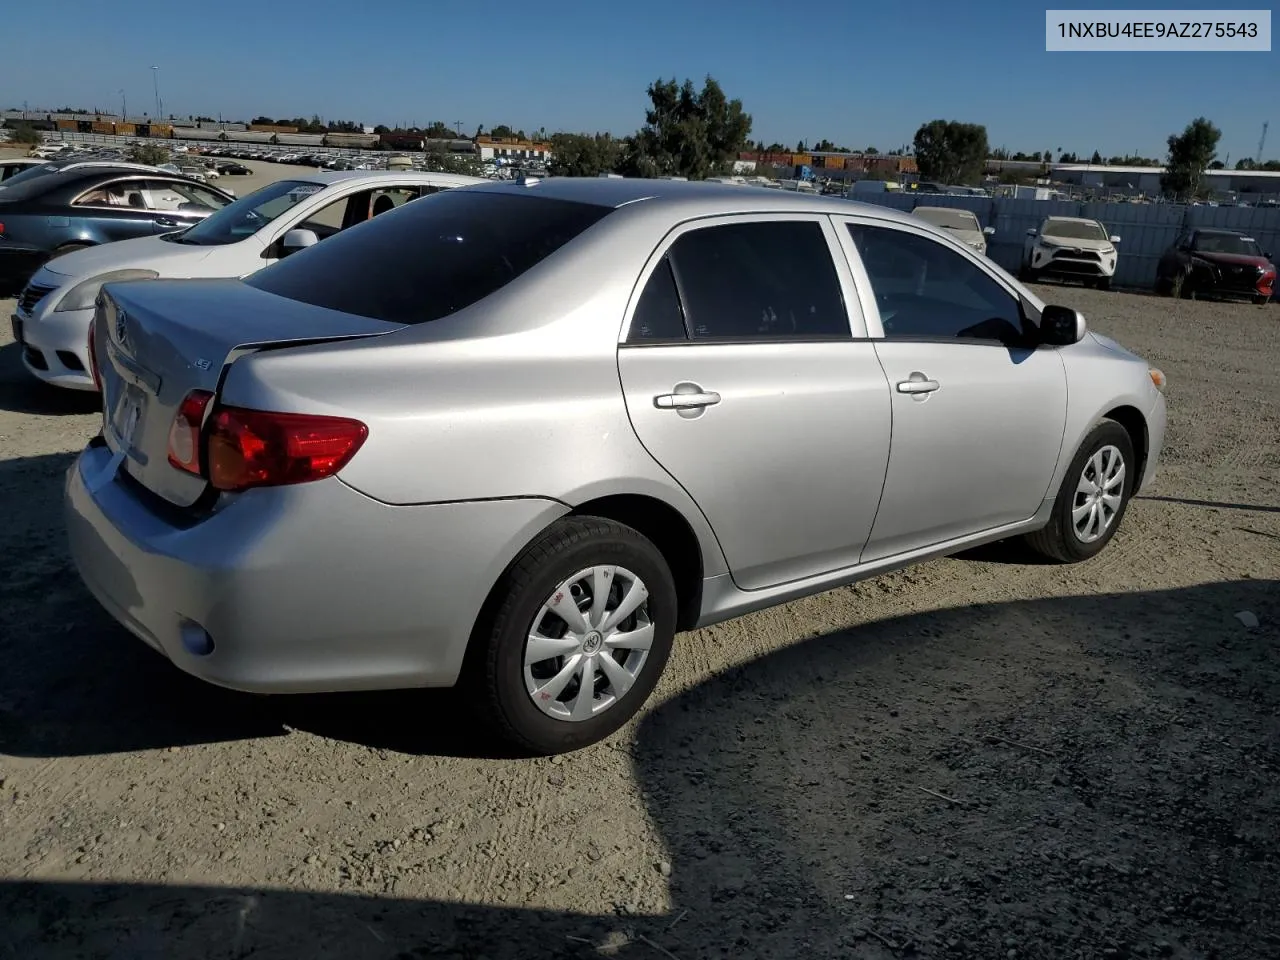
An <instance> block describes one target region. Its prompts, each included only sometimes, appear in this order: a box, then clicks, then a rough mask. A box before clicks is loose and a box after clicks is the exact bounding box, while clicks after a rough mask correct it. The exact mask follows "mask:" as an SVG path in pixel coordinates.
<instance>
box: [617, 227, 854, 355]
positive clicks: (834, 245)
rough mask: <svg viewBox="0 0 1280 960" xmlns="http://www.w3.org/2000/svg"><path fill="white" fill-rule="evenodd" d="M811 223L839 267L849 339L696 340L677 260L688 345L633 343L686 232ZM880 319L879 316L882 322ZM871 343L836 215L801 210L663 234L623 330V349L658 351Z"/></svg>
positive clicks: (629, 305) (680, 342) (644, 271)
mask: <svg viewBox="0 0 1280 960" xmlns="http://www.w3.org/2000/svg"><path fill="white" fill-rule="evenodd" d="M797 221H798V222H806V223H816V224H817V225H818V226H819V228H820V229H821V230H822V235H823V239H825V240H826V241H827V253H828V255H829V256H830V257H831V265H832V266H833V267H834V268H835V272H836V282H837V284H838V285H839V288H840V299H841V301H842V302H843V305H844V312H845V317H846V319H847V321H848V323H849V335H848V336H839V337H832V336H825V335H823V336H808V337H771V338H769V339H767V340H746V339H696V338H694V337H693V336H692V335H691V334H690V332H689V329H688V321H689V317H688V312H687V311H686V310H685V297H684V291H683V289H682V286H681V283H680V271H679V270H677V269H676V267H675V263H674V261H672V266H671V272H672V275H673V276H674V278H675V282H676V292H677V293H678V294H679V295H680V307H681V310H682V311H684V320H685V337H684V339H683V340H672V339H664V340H634V341H633V340H631V339H630V336H631V325H632V323H633V322H634V320H635V312H636V307H637V306H638V305H639V303H640V297H641V296H642V295H643V294H644V290H645V287H647V286H648V284H649V279H650V278H651V277H652V276H653V272H654V270H656V269H657V267H658V264H659V263H661V262H662V258H663V257H665V256H666V255H667V254H668V253H670V252H671V248H672V247H673V246H674V245H675V243H676V241H677V240H679V239H680V238H681V237H682V236H684V235H685V234H686V233H690V232H692V231H694V230H703V229H709V228H713V227H718V226H732V225H735V224H740V223H776V222H784V223H791V222H797ZM878 318H879V315H878V314H877V322H878ZM867 339H869V336H868V332H867V323H866V315H865V309H864V308H863V305H862V301H861V300H860V298H859V296H858V290H857V285H856V284H855V282H854V277H853V275H851V274H850V272H849V262H848V259H847V256H846V254H845V252H844V250H843V249H842V247H841V244H840V237H839V232H838V231H837V230H836V228H835V226H834V225H833V224H832V222H831V216H830V215H829V214H826V213H814V212H812V211H796V212H794V213H775V212H770V213H731V214H711V215H708V216H703V217H692V218H690V219H688V220H682V221H680V222H679V223H677V224H675V225H674V226H673V227H672V228H671V229H670V230H668V231H667V232H666V234H664V235H663V237H662V239H661V240H660V241H658V245H657V246H656V247H655V248H654V249H653V251H652V252H651V253H650V254H649V257H648V258H647V259H646V260H645V262H644V266H643V268H642V269H641V271H640V276H639V277H638V279H637V280H636V283H635V286H634V287H632V290H631V295H630V296H629V297H628V298H627V305H626V309H625V310H624V311H623V315H622V325H621V329H620V330H619V331H618V346H619V348H623V347H625V348H629V349H652V348H654V347H671V346H684V347H722V346H737V347H741V346H750V347H760V346H764V347H767V346H769V345H771V344H778V343H849V342H855V341H861V340H867Z"/></svg>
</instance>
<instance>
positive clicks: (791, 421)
mask: <svg viewBox="0 0 1280 960" xmlns="http://www.w3.org/2000/svg"><path fill="white" fill-rule="evenodd" d="M90 355H91V358H92V361H93V367H94V375H95V376H96V377H97V378H98V379H99V380H100V382H101V388H102V391H103V398H104V422H103V427H102V432H101V434H100V436H98V437H97V438H95V439H94V440H93V441H92V442H91V443H90V444H89V446H88V448H87V449H86V450H85V451H84V452H83V453H82V454H81V456H80V458H79V460H78V462H77V463H76V464H75V465H74V466H73V467H72V468H71V469H70V471H69V473H68V479H67V522H68V526H69V532H70V537H71V544H72V552H73V555H74V558H75V561H76V564H77V566H78V568H79V570H80V573H81V575H82V576H83V578H84V580H85V582H86V583H87V584H88V586H89V588H90V589H91V590H92V591H93V593H94V594H95V595H96V596H97V597H98V599H99V600H100V601H101V603H102V604H103V605H104V606H105V607H106V608H107V610H109V611H110V612H111V613H112V614H113V615H114V616H115V617H116V618H117V619H119V620H120V621H121V622H122V623H124V624H125V625H127V626H128V627H129V628H130V629H131V630H132V631H133V632H134V633H136V634H137V635H138V636H139V637H141V638H142V639H143V640H144V641H146V642H147V643H149V644H150V645H151V646H153V647H154V648H155V649H157V650H159V651H161V652H162V653H163V654H164V655H165V656H167V657H168V658H170V659H171V660H172V661H173V662H174V663H175V664H177V665H178V666H179V667H180V668H182V669H183V670H186V671H188V672H190V673H192V674H195V675H197V676H199V677H202V678H204V679H206V680H208V681H211V682H213V683H216V684H221V685H224V686H227V687H232V688H236V689H240V690H247V691H257V692H264V693H285V692H291V691H328V690H351V689H372V688H392V687H414V686H422V687H425V686H448V685H454V684H467V685H471V686H473V688H474V690H475V692H476V694H477V695H476V696H475V697H473V698H472V700H473V702H476V703H480V704H484V705H485V716H486V718H487V719H488V720H490V721H491V722H492V724H493V726H494V728H495V729H496V730H497V731H498V732H499V733H500V734H501V735H503V736H504V737H506V738H507V739H508V740H510V741H512V742H513V743H515V744H517V745H519V746H521V747H523V748H524V749H526V750H529V751H532V752H535V753H553V752H560V751H565V750H571V749H576V748H579V747H582V746H584V745H587V744H589V743H592V742H594V741H597V740H599V739H601V738H603V737H605V736H608V735H609V734H610V733H612V732H613V731H615V730H616V729H617V728H618V727H619V726H621V725H622V724H623V723H624V722H625V721H626V720H627V719H628V718H629V717H630V716H631V715H632V714H634V713H635V711H636V710H637V709H638V708H639V707H640V706H641V704H643V703H644V701H645V699H646V698H647V697H648V696H649V694H650V692H651V691H652V690H653V688H654V685H655V683H656V682H657V680H658V677H659V674H660V673H661V672H662V669H663V666H664V664H665V662H666V660H667V658H668V656H669V654H670V652H671V649H672V639H673V636H674V634H675V633H676V632H677V631H679V630H688V629H691V628H694V627H697V626H700V625H704V624H709V623H713V622H716V621H719V620H723V619H726V618H729V617H734V616H738V615H740V614H743V613H746V612H748V611H752V610H758V609H761V608H763V607H768V606H771V605H774V604H779V603H783V602H786V601H788V600H792V599H795V598H798V597H803V596H806V595H809V594H814V593H817V592H820V591H823V590H829V589H831V588H833V587H838V586H841V585H844V584H848V583H850V582H852V581H855V580H858V579H860V578H864V577H869V576H873V575H875V574H879V573H883V572H885V571H887V570H891V569H894V568H898V567H902V566H905V565H908V564H912V563H915V562H918V561H921V560H924V559H927V558H930V557H935V556H938V555H942V554H947V553H952V552H955V551H959V550H963V549H966V548H968V547H972V546H974V545H976V544H979V543H983V542H988V541H993V540H1001V539H1006V538H1011V537H1015V536H1022V537H1025V538H1026V539H1027V541H1028V542H1029V543H1030V544H1031V545H1032V546H1033V547H1034V548H1035V549H1037V550H1038V551H1040V552H1041V553H1042V554H1044V555H1046V556H1048V557H1050V558H1052V559H1054V560H1056V561H1061V562H1073V561H1080V560H1086V559H1088V558H1090V557H1092V556H1094V555H1095V554H1097V553H1098V552H1099V551H1100V550H1102V549H1103V547H1104V546H1105V545H1106V544H1107V542H1108V541H1109V540H1110V539H1111V538H1112V537H1113V536H1114V535H1115V533H1116V529H1117V528H1118V527H1119V525H1120V522H1121V519H1122V518H1123V516H1124V512H1125V507H1126V504H1127V503H1128V501H1129V498H1130V497H1131V496H1132V495H1133V493H1134V492H1135V491H1136V490H1138V489H1140V488H1141V487H1142V486H1143V485H1144V484H1146V483H1148V482H1150V480H1151V478H1152V476H1153V473H1154V471H1155V466H1156V460H1157V457H1158V455H1159V453H1160V449H1161V445H1162V442H1163V438H1164V430H1165V402H1164V399H1163V396H1162V393H1161V389H1160V388H1161V387H1162V385H1163V375H1162V374H1160V373H1159V371H1155V370H1152V369H1151V368H1150V367H1148V365H1147V363H1146V362H1145V361H1143V360H1142V359H1140V358H1139V357H1137V356H1135V355H1133V354H1132V353H1129V352H1128V351H1126V350H1125V349H1123V348H1122V347H1120V346H1119V345H1118V344H1116V343H1114V342H1113V341H1111V340H1108V339H1106V338H1104V337H1100V336H1097V335H1096V334H1092V333H1090V332H1087V331H1086V329H1085V323H1084V320H1083V318H1082V317H1080V316H1079V315H1078V314H1077V313H1076V312H1075V311H1073V310H1070V309H1067V308H1063V307H1055V306H1046V305H1045V304H1043V303H1041V302H1040V301H1039V300H1037V299H1036V298H1035V297H1034V296H1033V295H1032V294H1031V293H1030V292H1028V291H1027V290H1026V289H1025V288H1023V287H1022V286H1020V285H1019V284H1018V283H1017V282H1016V281H1015V280H1013V279H1012V278H1011V277H1010V276H1009V275H1008V274H1006V273H1005V272H1003V271H1002V270H1000V269H999V268H998V267H997V266H995V265H994V264H992V263H991V262H990V261H988V260H986V259H985V258H983V257H981V256H979V255H978V254H977V253H976V252H975V251H973V250H972V249H970V248H968V247H966V245H964V244H963V243H960V242H958V241H957V240H956V239H955V238H954V237H952V236H949V235H948V233H947V232H946V231H943V230H939V229H937V228H935V227H932V226H931V225H929V224H927V223H924V222H923V221H921V220H920V219H919V218H916V217H911V216H909V215H905V214H899V213H896V212H894V211H891V210H888V209H886V208H883V207H878V206H864V205H861V204H855V203H850V202H847V201H845V200H841V199H830V198H821V197H813V196H805V195H802V194H796V193H785V192H781V191H764V190H743V189H741V188H738V187H733V186H725V185H718V184H696V183H681V182H673V181H645V180H623V179H577V180H572V179H566V180H559V179H551V180H545V181H541V182H539V181H526V182H524V183H521V184H487V185H482V186H476V187H464V188H460V189H457V190H452V191H448V192H444V193H439V194H436V195H434V196H431V197H427V198H424V199H422V200H420V201H417V202H415V203H412V204H408V205H406V206H404V207H402V208H400V209H397V210H395V211H393V212H390V213H387V214H385V215H383V216H381V217H378V218H376V219H375V220H372V221H370V222H368V223H364V224H361V225H359V226H356V227H353V228H351V229H350V230H346V231H343V232H342V233H340V234H338V235H337V236H335V237H333V238H332V239H331V240H328V241H326V242H325V243H323V244H319V245H317V246H315V247H312V248H309V249H306V250H303V251H301V252H300V253H298V254H296V255H294V256H292V257H290V258H289V259H287V260H285V261H282V262H281V263H279V264H276V265H274V266H271V267H268V268H267V269H265V270H262V271H260V272H258V273H256V274H254V275H253V276H252V277H250V278H248V279H247V280H244V281H241V280H213V281H204V280H178V281H170V280H151V281H145V282H123V283H109V284H107V285H106V286H105V287H104V288H103V293H102V296H101V299H100V301H99V306H98V310H97V314H96V317H95V320H94V323H93V326H92V328H91V348H90Z"/></svg>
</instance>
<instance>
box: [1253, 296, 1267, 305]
mask: <svg viewBox="0 0 1280 960" xmlns="http://www.w3.org/2000/svg"><path fill="white" fill-rule="evenodd" d="M1253 302H1254V303H1256V304H1257V305H1258V306H1260V307H1265V306H1266V305H1267V304H1268V303H1270V302H1271V298H1270V297H1264V296H1263V295H1262V294H1258V296H1256V297H1254V298H1253Z"/></svg>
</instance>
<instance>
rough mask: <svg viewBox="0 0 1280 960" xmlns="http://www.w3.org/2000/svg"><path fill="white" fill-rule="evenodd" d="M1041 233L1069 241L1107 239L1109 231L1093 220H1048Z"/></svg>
mask: <svg viewBox="0 0 1280 960" xmlns="http://www.w3.org/2000/svg"><path fill="white" fill-rule="evenodd" d="M1040 232H1041V234H1043V235H1044V236H1046V237H1063V238H1065V239H1068V240H1106V239H1107V231H1105V230H1103V229H1102V225H1101V224H1098V223H1094V222H1093V221H1092V220H1046V221H1045V222H1044V227H1043V228H1042V229H1041V230H1040Z"/></svg>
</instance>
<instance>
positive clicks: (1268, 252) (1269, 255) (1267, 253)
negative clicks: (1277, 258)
mask: <svg viewBox="0 0 1280 960" xmlns="http://www.w3.org/2000/svg"><path fill="white" fill-rule="evenodd" d="M1262 256H1263V258H1264V259H1266V260H1270V259H1271V251H1270V250H1268V251H1267V252H1266V253H1264V254H1263V255H1262ZM1273 262H1274V261H1273Z"/></svg>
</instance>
